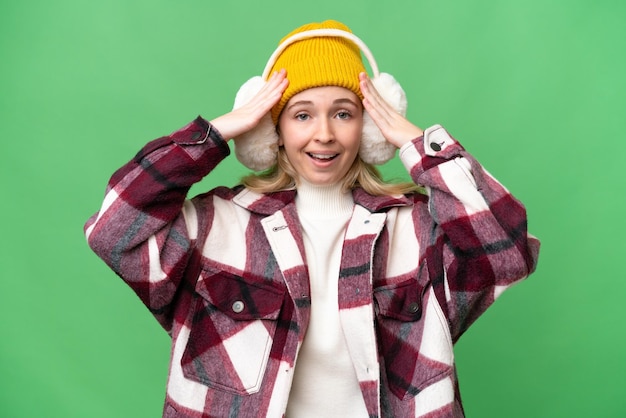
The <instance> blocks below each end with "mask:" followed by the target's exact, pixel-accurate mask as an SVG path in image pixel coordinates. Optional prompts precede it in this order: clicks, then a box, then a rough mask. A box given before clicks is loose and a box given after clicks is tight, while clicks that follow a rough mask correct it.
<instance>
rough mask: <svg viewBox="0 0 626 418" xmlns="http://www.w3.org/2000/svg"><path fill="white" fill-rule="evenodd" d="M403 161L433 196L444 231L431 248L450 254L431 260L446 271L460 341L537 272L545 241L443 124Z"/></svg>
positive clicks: (443, 285) (446, 300)
mask: <svg viewBox="0 0 626 418" xmlns="http://www.w3.org/2000/svg"><path fill="white" fill-rule="evenodd" d="M400 157H401V159H402V161H403V163H404V164H405V166H406V167H407V169H408V170H409V172H410V174H411V177H412V179H413V181H415V183H416V184H419V185H422V186H424V187H425V188H426V190H427V193H428V202H429V203H428V209H429V213H430V216H431V217H432V219H433V221H434V225H435V226H436V227H435V231H431V232H430V233H429V234H430V240H431V241H430V242H429V249H431V251H433V249H435V248H442V249H443V250H442V251H441V252H440V253H438V254H430V255H427V258H431V259H436V260H437V259H438V261H440V262H438V263H436V264H440V265H441V266H443V270H441V271H436V270H437V268H436V267H434V270H433V271H435V279H434V281H433V286H434V287H435V292H436V294H437V296H438V299H439V300H440V302H443V303H442V306H443V308H444V310H445V311H446V315H447V317H448V319H449V321H450V328H451V334H452V338H453V341H456V340H458V338H459V337H460V336H461V335H462V334H463V332H465V330H467V328H468V327H469V326H470V325H471V324H472V323H473V322H474V321H475V320H476V319H477V318H478V317H479V316H480V315H481V314H482V313H483V312H484V311H485V310H486V309H487V308H488V307H489V306H490V305H491V304H492V303H493V302H494V301H495V299H496V298H497V297H498V296H499V295H500V294H501V293H502V292H503V291H504V290H506V289H507V288H508V287H510V286H511V285H513V284H514V283H516V282H518V281H520V280H522V279H524V278H525V277H527V276H528V275H529V274H530V273H532V272H533V271H534V270H535V268H536V265H537V258H538V254H539V241H538V240H537V239H536V238H535V237H533V236H532V235H530V234H528V232H527V219H526V210H525V208H524V206H523V205H522V203H521V202H519V201H518V200H517V199H516V198H514V197H513V196H512V195H511V194H510V193H509V191H508V190H507V189H506V188H505V187H504V186H502V185H501V184H500V183H499V182H498V181H497V180H496V179H495V178H493V177H492V176H491V175H490V174H489V173H488V172H487V171H486V170H485V169H484V168H483V167H482V166H481V165H480V164H479V163H478V161H477V160H476V159H475V158H474V157H472V156H471V155H470V154H469V153H467V152H466V151H465V150H464V148H463V147H462V146H461V145H460V144H459V143H458V142H457V141H456V140H455V139H454V138H452V137H451V136H450V135H449V134H448V132H447V131H446V130H445V129H444V128H442V127H441V126H439V125H435V126H433V127H431V128H428V129H427V130H426V131H425V132H424V136H423V137H420V138H417V139H415V140H414V141H412V142H411V143H409V144H407V145H405V146H404V147H402V149H401V150H400ZM437 241H441V242H437ZM432 268H433V266H429V271H431V269H432ZM431 276H432V272H431Z"/></svg>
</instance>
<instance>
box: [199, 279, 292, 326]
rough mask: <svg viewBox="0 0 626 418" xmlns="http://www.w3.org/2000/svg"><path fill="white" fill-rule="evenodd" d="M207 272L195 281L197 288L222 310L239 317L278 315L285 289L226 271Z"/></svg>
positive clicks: (240, 318)
mask: <svg viewBox="0 0 626 418" xmlns="http://www.w3.org/2000/svg"><path fill="white" fill-rule="evenodd" d="M205 273H206V272H203V275H202V276H201V277H200V279H199V280H198V282H197V283H196V292H198V294H199V295H201V296H202V297H203V298H205V299H206V300H207V301H208V302H209V303H210V304H211V305H213V306H215V308H217V309H218V310H219V311H221V312H223V313H224V314H226V315H228V316H229V317H231V318H232V319H236V320H254V319H272V320H275V319H276V318H278V314H279V313H280V308H281V306H282V304H283V299H284V295H285V290H284V289H281V288H279V287H278V286H276V285H274V284H271V283H263V282H259V281H251V280H246V279H244V278H243V277H240V276H237V275H234V274H231V273H227V272H224V271H220V272H219V273H216V274H210V275H205Z"/></svg>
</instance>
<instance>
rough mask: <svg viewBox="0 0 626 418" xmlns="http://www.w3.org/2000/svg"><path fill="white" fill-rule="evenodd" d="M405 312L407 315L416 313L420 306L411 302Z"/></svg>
mask: <svg viewBox="0 0 626 418" xmlns="http://www.w3.org/2000/svg"><path fill="white" fill-rule="evenodd" d="M406 310H407V311H409V313H417V312H419V310H420V305H419V303H417V302H412V303H411V304H410V305H409V306H408V307H407V308H406Z"/></svg>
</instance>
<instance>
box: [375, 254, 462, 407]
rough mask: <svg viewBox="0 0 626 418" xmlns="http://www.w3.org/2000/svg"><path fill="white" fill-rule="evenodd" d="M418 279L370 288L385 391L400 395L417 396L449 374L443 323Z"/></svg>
mask: <svg viewBox="0 0 626 418" xmlns="http://www.w3.org/2000/svg"><path fill="white" fill-rule="evenodd" d="M427 274H428V273H427V269H426V268H425V266H423V268H421V269H420V273H419V274H418V276H419V277H418V278H417V279H416V278H411V279H409V280H406V281H403V282H401V283H397V284H392V285H387V286H382V287H378V288H376V289H374V301H375V304H376V331H377V335H378V340H379V350H380V353H379V354H380V357H381V363H382V365H383V366H384V369H385V377H386V381H387V386H388V388H389V390H390V391H391V392H392V393H393V394H394V395H395V396H396V397H398V398H399V399H401V400H407V399H410V398H412V397H415V396H417V395H418V394H419V393H420V392H421V391H422V390H424V389H425V388H426V387H427V386H429V385H430V384H432V383H435V382H437V381H439V380H440V379H442V378H444V377H446V376H448V375H449V374H450V373H452V372H453V356H452V343H451V339H450V336H449V335H450V334H449V328H448V327H447V325H446V324H447V321H446V320H445V318H444V317H443V313H442V312H441V309H440V308H438V306H439V305H433V304H437V301H436V298H435V297H434V294H433V293H432V292H431V286H430V284H429V283H428V278H427V277H426V276H427Z"/></svg>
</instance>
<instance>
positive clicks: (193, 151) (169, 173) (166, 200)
mask: <svg viewBox="0 0 626 418" xmlns="http://www.w3.org/2000/svg"><path fill="white" fill-rule="evenodd" d="M229 152H230V151H229V148H228V145H227V144H226V142H225V141H224V140H223V139H222V137H221V136H220V134H219V133H218V132H217V131H216V130H215V129H213V128H212V126H211V125H210V124H209V123H208V122H207V121H206V120H204V119H202V118H201V117H198V118H197V119H196V120H194V121H193V122H191V123H190V124H188V125H187V126H185V127H184V128H182V129H180V130H178V131H176V132H174V133H173V134H171V135H168V136H164V137H161V138H159V139H156V140H154V141H152V142H150V143H148V144H147V145H146V146H145V147H144V148H143V149H142V150H141V151H140V152H139V153H138V154H137V155H136V156H135V157H134V158H133V159H132V160H131V161H130V162H128V163H127V164H126V165H124V166H123V167H121V168H120V169H119V170H117V171H116V172H115V173H114V174H113V176H112V177H111V179H110V180H109V183H108V186H107V189H106V193H105V198H104V202H103V204H102V207H101V208H100V210H99V211H98V212H97V213H96V214H94V215H93V216H92V217H91V218H89V220H88V221H87V223H86V224H85V228H84V230H85V235H86V237H87V242H88V244H89V246H90V247H91V248H92V249H93V251H94V252H95V253H96V254H97V255H98V256H99V257H100V258H102V259H103V260H104V262H105V263H107V264H108V265H109V266H110V267H111V269H113V271H114V272H115V273H117V274H118V275H119V276H120V277H122V278H123V279H124V281H126V282H127V283H128V284H129V285H130V287H131V288H132V289H133V290H134V291H135V293H136V294H137V295H138V296H139V298H140V299H141V300H142V301H143V303H144V304H145V305H146V306H147V307H148V308H149V309H150V310H151V312H152V313H153V314H154V315H155V317H156V318H157V320H159V322H160V323H161V325H162V326H163V327H164V328H165V329H166V330H168V331H170V328H171V312H170V305H171V302H172V300H173V298H174V296H175V294H176V292H177V289H178V286H179V284H180V282H181V280H182V278H183V275H184V273H185V270H186V269H187V267H188V264H189V263H190V259H191V258H192V253H193V249H194V244H195V238H196V236H195V231H194V230H195V229H197V228H194V226H193V225H191V226H190V218H193V215H194V214H195V210H194V208H193V204H192V203H191V202H190V201H186V196H187V192H188V191H189V189H190V187H191V186H192V185H193V184H194V183H196V182H198V181H200V180H201V179H202V178H203V177H204V176H205V175H206V174H208V173H209V172H210V171H211V170H212V169H213V168H214V167H215V166H216V165H217V164H218V163H219V162H220V161H221V160H222V159H224V158H225V157H226V156H227V155H228V154H229Z"/></svg>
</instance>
